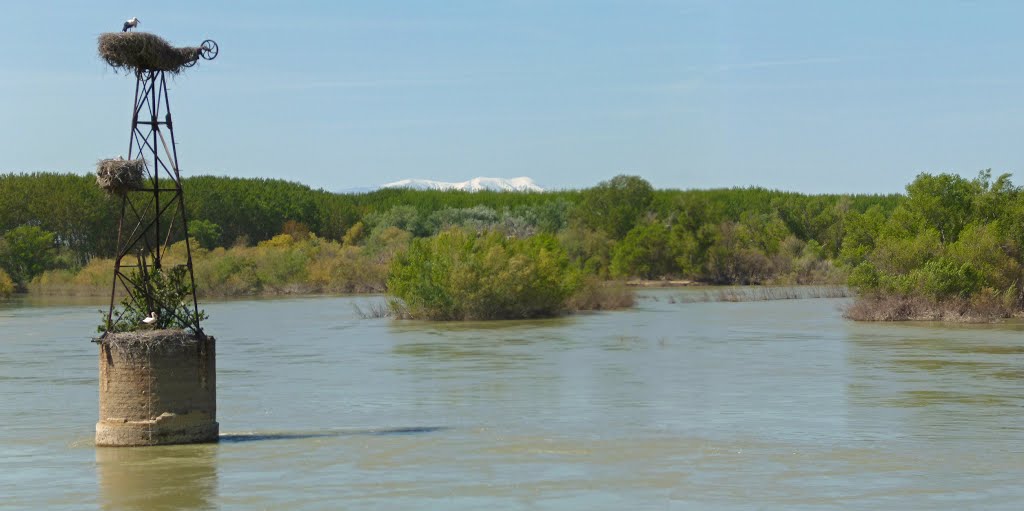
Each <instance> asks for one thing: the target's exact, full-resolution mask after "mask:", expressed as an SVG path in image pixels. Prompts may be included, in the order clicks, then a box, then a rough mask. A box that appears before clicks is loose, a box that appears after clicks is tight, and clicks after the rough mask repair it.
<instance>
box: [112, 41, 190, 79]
mask: <svg viewBox="0 0 1024 511" xmlns="http://www.w3.org/2000/svg"><path fill="white" fill-rule="evenodd" d="M201 49H202V48H200V47H198V46H186V47H181V48H178V47H174V46H171V45H170V44H169V43H168V42H167V41H165V40H163V38H161V37H160V36H157V35H155V34H150V33H149V32H108V33H106V34H101V35H100V37H99V52H100V57H102V58H103V60H104V61H106V63H107V64H109V65H110V67H112V68H114V69H115V70H118V71H121V70H124V71H132V72H134V73H141V72H143V71H168V72H170V73H174V74H177V73H180V72H182V71H183V70H184V69H185V68H186V67H191V66H192V65H193V64H195V63H196V61H197V60H198V59H199V56H200V50H201Z"/></svg>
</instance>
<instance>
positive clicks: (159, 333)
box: [97, 329, 214, 360]
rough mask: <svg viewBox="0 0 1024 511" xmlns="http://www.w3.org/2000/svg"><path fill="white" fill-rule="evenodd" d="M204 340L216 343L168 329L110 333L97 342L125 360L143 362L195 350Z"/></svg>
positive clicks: (185, 332) (207, 338)
mask: <svg viewBox="0 0 1024 511" xmlns="http://www.w3.org/2000/svg"><path fill="white" fill-rule="evenodd" d="M204 340H206V341H211V342H212V341H214V339H213V337H208V336H207V337H204V338H200V337H199V336H197V335H195V334H192V333H189V332H187V331H185V330H181V329H166V330H140V331H135V332H117V333H108V334H106V335H103V336H102V337H100V338H99V339H97V342H99V343H100V344H102V345H104V346H106V347H107V348H108V349H110V350H111V352H117V353H118V355H119V356H121V357H122V358H124V359H128V360H141V359H146V358H149V357H153V356H160V355H166V354H169V353H180V352H182V351H185V350H188V349H194V348H193V347H194V346H195V345H196V344H198V343H199V342H201V341H204Z"/></svg>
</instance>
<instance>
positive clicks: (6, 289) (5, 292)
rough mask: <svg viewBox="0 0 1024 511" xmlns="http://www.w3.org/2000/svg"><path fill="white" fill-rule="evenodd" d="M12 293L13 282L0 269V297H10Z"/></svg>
mask: <svg viewBox="0 0 1024 511" xmlns="http://www.w3.org/2000/svg"><path fill="white" fill-rule="evenodd" d="M13 292H14V281H13V280H11V276H10V275H8V274H7V272H5V271H4V270H3V268H0V296H10V294H11V293H13Z"/></svg>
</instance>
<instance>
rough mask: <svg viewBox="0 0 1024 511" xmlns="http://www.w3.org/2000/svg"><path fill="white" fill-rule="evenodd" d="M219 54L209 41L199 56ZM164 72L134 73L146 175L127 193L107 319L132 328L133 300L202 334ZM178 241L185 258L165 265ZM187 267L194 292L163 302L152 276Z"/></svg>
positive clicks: (111, 327)
mask: <svg viewBox="0 0 1024 511" xmlns="http://www.w3.org/2000/svg"><path fill="white" fill-rule="evenodd" d="M216 55H217V48H216V43H214V42H213V41H205V42H204V43H203V46H202V48H201V50H200V53H199V56H200V57H202V58H204V59H207V60H210V59H212V58H214V57H216ZM165 73H166V72H165V71H157V70H139V71H137V72H136V73H135V75H136V82H135V105H134V108H133V110H132V130H131V139H130V141H129V145H128V159H129V160H133V159H143V160H144V162H145V176H144V181H143V186H142V187H141V188H140V189H138V190H133V191H130V192H127V193H124V194H123V195H122V199H121V214H120V218H119V220H118V235H117V253H116V254H115V258H114V278H113V286H112V289H111V292H110V310H109V311H108V312H107V322H106V325H107V331H117V330H118V329H119V327H121V326H125V327H128V328H127V329H131V327H132V326H133V325H127V324H123V322H127V321H136V320H137V318H130V319H129V318H127V317H126V316H125V312H126V311H127V310H128V309H129V307H128V305H134V306H136V307H137V308H141V309H144V310H147V311H154V312H157V311H158V312H159V314H161V315H166V314H170V315H173V316H175V319H176V322H177V323H178V324H181V325H188V326H189V327H190V328H191V329H192V330H194V331H195V333H196V334H197V335H200V336H202V335H203V333H202V329H201V327H200V325H199V320H200V311H199V303H198V299H197V297H196V287H195V274H194V271H193V268H192V247H191V240H190V239H189V234H188V233H189V231H188V215H187V214H186V209H185V197H184V194H183V192H182V186H181V175H180V172H179V167H178V150H177V145H176V142H175V138H174V123H173V120H172V117H171V106H170V101H169V98H168V94H167V76H166V74H165ZM179 241H184V242H185V260H184V262H178V264H175V265H173V266H172V267H171V268H165V265H164V257H165V255H166V254H167V252H168V250H169V248H170V247H171V245H173V244H174V243H177V242H179ZM182 269H184V270H185V271H184V273H185V276H184V280H185V282H184V283H186V284H187V285H188V289H189V290H190V291H191V292H190V293H189V296H187V297H186V299H185V300H184V302H182V303H161V300H162V299H164V300H166V297H164V296H161V295H160V293H159V292H154V291H153V285H151V284H152V283H153V279H155V278H158V277H157V276H158V275H160V274H161V273H163V272H166V271H167V270H172V271H179V272H180V271H181V270H182ZM119 289H120V290H121V291H122V293H121V294H122V295H123V296H124V297H125V298H124V300H125V301H124V302H122V304H123V305H126V307H125V308H124V309H122V310H117V308H116V305H117V303H116V301H117V296H118V294H119V293H118V290H119Z"/></svg>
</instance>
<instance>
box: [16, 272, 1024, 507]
mask: <svg viewBox="0 0 1024 511" xmlns="http://www.w3.org/2000/svg"><path fill="white" fill-rule="evenodd" d="M687 292H689V291H680V290H654V291H645V292H644V296H643V297H642V299H641V300H640V301H639V303H638V306H637V307H636V308H635V309H632V310H628V311H622V312H611V313H596V314H581V315H576V316H571V317H567V318H561V319H554V320H543V321H529V322H496V323H458V324H452V323H441V324H438V323H423V322H409V321H392V320H387V319H361V318H360V317H359V316H358V314H357V313H356V312H355V309H354V307H353V305H354V304H362V305H363V306H364V308H365V305H366V304H367V303H369V302H370V301H373V300H374V299H373V298H366V297H357V298H353V297H316V298H299V299H282V300H252V301H231V302H220V303H208V304H205V306H204V308H205V309H206V311H207V312H208V313H209V315H210V318H211V319H210V320H209V321H208V322H207V323H205V328H206V330H207V332H209V333H210V334H213V335H215V336H216V337H217V340H218V342H217V351H218V353H217V355H218V357H217V358H218V360H217V364H218V374H217V379H218V421H219V422H220V425H221V442H220V443H219V444H212V445H198V446H169V447H156V448H120V449H118V448H99V449H98V448H96V447H95V446H94V445H93V440H92V438H93V428H94V425H95V422H96V419H97V347H96V345H95V344H92V343H90V342H89V338H90V336H91V335H92V332H93V329H94V328H95V325H96V324H97V323H98V321H99V317H100V314H99V313H98V312H97V310H98V309H99V308H100V306H97V305H90V304H80V305H66V304H65V305H53V304H47V303H33V302H28V301H26V300H25V299H20V300H13V301H8V302H0V417H2V423H0V460H2V461H0V508H2V509H58V510H59V509H76V510H77V509H139V510H143V509H145V510H172V509H458V510H461V509H465V510H479V509H489V510H496V509H558V510H567V509H579V510H593V509H700V510H715V509H815V510H817V509H979V508H984V509H1018V508H1019V506H1020V504H1021V503H1022V502H1024V485H1021V480H1022V479H1024V452H1022V451H1024V422H1022V421H1021V411H1022V405H1024V399H1022V385H1021V384H1022V382H1024V336H1022V335H1021V333H1022V330H1024V325H1022V324H1020V323H1009V324H1002V325H994V326H993V325H990V326H942V325H934V324H931V325H929V324H914V325H906V324H895V325H893V324H857V323H853V322H849V321H846V320H843V319H842V317H841V313H840V307H841V306H842V305H843V304H844V303H845V301H844V300H842V299H839V300H835V299H832V300H828V299H819V300H786V301H772V302H751V303H683V301H682V300H680V299H679V297H680V296H681V294H682V293H687ZM376 300H379V298H377V299H376Z"/></svg>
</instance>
